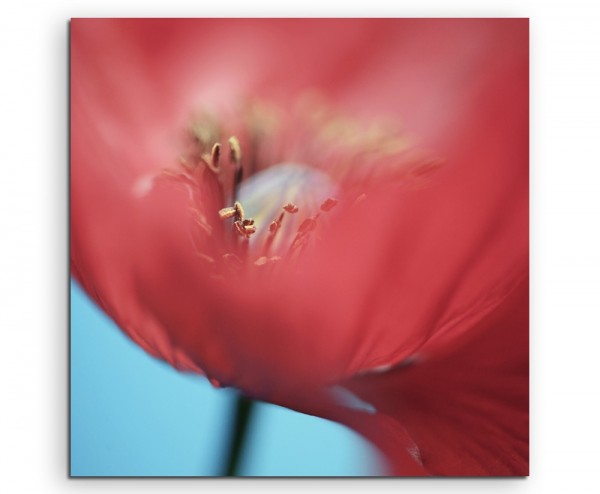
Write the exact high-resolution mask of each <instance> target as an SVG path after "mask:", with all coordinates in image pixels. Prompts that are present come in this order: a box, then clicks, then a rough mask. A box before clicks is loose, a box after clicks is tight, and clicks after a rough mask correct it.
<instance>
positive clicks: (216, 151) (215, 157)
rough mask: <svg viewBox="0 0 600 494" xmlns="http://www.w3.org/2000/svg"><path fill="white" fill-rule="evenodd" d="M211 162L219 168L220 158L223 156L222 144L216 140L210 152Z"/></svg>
mask: <svg viewBox="0 0 600 494" xmlns="http://www.w3.org/2000/svg"><path fill="white" fill-rule="evenodd" d="M210 157H211V163H212V165H213V166H214V167H215V168H217V169H218V168H219V158H220V157H221V144H219V143H218V142H215V144H214V146H213V147H212V151H211V152H210Z"/></svg>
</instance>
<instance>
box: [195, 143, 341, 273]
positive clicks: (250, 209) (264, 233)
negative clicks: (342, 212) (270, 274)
mask: <svg viewBox="0 0 600 494" xmlns="http://www.w3.org/2000/svg"><path fill="white" fill-rule="evenodd" d="M229 146H230V161H231V164H232V165H233V167H234V174H233V176H234V183H233V190H234V191H235V196H234V198H235V199H237V200H235V201H234V203H233V205H232V206H227V207H224V208H222V209H221V210H220V211H219V217H220V219H221V220H222V221H224V222H225V223H230V224H231V227H232V228H231V230H232V237H233V239H232V246H234V250H235V252H231V253H227V254H225V255H226V256H228V257H229V258H230V259H234V262H236V263H239V264H240V265H241V264H243V262H244V261H246V262H247V261H250V262H252V263H253V264H254V265H255V266H264V265H267V264H269V263H275V262H278V261H281V260H282V259H284V258H290V259H293V258H294V257H295V256H297V255H298V254H299V253H300V252H301V251H302V250H304V249H305V248H306V247H307V245H308V244H309V243H310V241H311V238H312V237H313V235H314V232H315V230H316V228H317V225H318V223H319V221H320V217H321V215H322V214H323V213H327V212H329V211H330V210H331V209H333V208H334V207H335V206H336V204H337V200H336V199H334V198H333V197H331V196H332V192H333V191H334V189H335V187H334V186H333V183H332V181H331V180H330V179H329V178H328V177H327V175H325V174H324V173H323V172H320V171H319V170H316V169H312V168H310V167H308V166H305V165H300V164H294V163H284V164H280V165H275V166H273V167H271V168H267V169H266V170H264V171H261V172H259V173H257V174H255V175H253V176H252V177H250V178H249V179H248V180H244V181H243V182H242V181H241V175H242V173H241V172H239V171H238V170H241V169H242V164H241V148H240V145H239V142H238V140H237V139H236V138H235V137H231V138H230V139H229ZM214 149H217V150H218V149H220V146H219V145H218V144H217V145H215V146H214V147H213V150H214ZM211 158H212V159H211V162H210V164H208V165H207V166H209V168H210V169H211V170H213V171H214V172H217V170H218V158H217V159H216V160H215V159H214V153H213V155H212V157H211ZM301 210H302V211H301ZM248 257H250V259H248Z"/></svg>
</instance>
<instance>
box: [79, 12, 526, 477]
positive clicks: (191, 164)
mask: <svg viewBox="0 0 600 494" xmlns="http://www.w3.org/2000/svg"><path fill="white" fill-rule="evenodd" d="M71 60H72V63H71V129H72V140H71V160H72V167H71V225H72V229H71V266H72V273H73V275H74V277H75V278H76V279H77V280H78V281H79V282H80V283H81V285H82V286H83V287H84V289H85V290H86V291H87V292H88V293H89V294H90V296H91V297H92V298H93V299H94V300H95V301H96V302H97V303H98V304H99V305H100V306H101V307H102V308H103V309H104V310H105V311H106V312H107V313H108V314H109V315H110V316H111V317H112V318H113V319H114V320H115V321H116V322H117V324H118V325H119V326H120V327H121V328H122V329H123V331H125V332H126V333H127V334H128V335H129V336H130V337H131V338H132V339H133V340H134V341H136V342H137V343H138V344H139V345H140V346H142V347H143V348H144V349H145V350H146V351H148V352H149V353H150V354H152V355H154V356H156V357H158V358H161V359H164V360H166V361H167V362H169V363H171V364H172V365H173V366H175V367H176V368H178V369H181V370H191V371H195V372H200V373H203V374H205V375H206V376H207V377H208V378H210V379H211V381H212V382H213V383H214V384H217V385H226V386H235V387H237V388H239V389H240V390H241V391H242V392H243V393H244V394H246V395H249V396H251V397H255V398H259V399H263V400H267V401H271V402H274V403H278V404H282V405H285V406H288V407H290V408H293V409H296V410H299V411H302V412H305V413H312V414H315V415H320V416H323V417H327V418H331V419H333V420H338V421H340V422H342V423H345V424H347V425H349V426H351V427H353V428H354V429H356V430H357V431H359V432H361V433H362V434H364V435H365V436H366V437H367V438H369V439H370V440H371V441H373V442H374V444H376V445H377V446H378V447H379V448H380V449H381V450H382V451H383V453H384V454H385V456H386V458H387V460H388V461H389V467H390V473H391V474H395V475H527V473H528V281H527V279H528V277H527V275H528V23H527V21H526V20H522V19H512V20H506V19H504V20H491V19H485V20H483V19H482V20H441V19H438V20H416V19H410V20H393V19H389V20H387V19H386V20H354V19H352V20H258V19H251V20H241V19H236V20H91V19H86V20H82V19H77V20H74V21H72V24H71ZM400 122H401V124H400ZM230 136H236V137H234V138H233V139H229V137H230ZM217 142H218V143H220V147H219V145H217V146H215V144H216V143H217ZM296 210H297V211H296Z"/></svg>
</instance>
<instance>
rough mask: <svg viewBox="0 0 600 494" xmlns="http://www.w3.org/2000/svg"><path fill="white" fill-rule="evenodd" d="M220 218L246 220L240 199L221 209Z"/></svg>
mask: <svg viewBox="0 0 600 494" xmlns="http://www.w3.org/2000/svg"><path fill="white" fill-rule="evenodd" d="M219 218H221V219H222V220H226V219H229V218H235V219H236V221H244V208H243V207H242V204H241V203H240V202H239V201H235V202H234V203H233V206H232V207H227V208H223V209H221V210H220V211H219Z"/></svg>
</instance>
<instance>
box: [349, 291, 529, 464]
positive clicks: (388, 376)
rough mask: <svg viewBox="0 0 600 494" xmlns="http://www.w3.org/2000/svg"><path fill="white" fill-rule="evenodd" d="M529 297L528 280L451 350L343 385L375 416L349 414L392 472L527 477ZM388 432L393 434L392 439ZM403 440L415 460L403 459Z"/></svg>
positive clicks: (434, 346) (435, 348) (426, 350)
mask: <svg viewBox="0 0 600 494" xmlns="http://www.w3.org/2000/svg"><path fill="white" fill-rule="evenodd" d="M528 327H529V298H528V285H527V279H525V280H523V281H522V283H520V284H519V286H518V287H517V288H516V289H515V290H514V291H513V292H512V293H511V294H510V295H509V296H508V297H507V298H506V299H505V300H504V301H503V302H502V304H501V305H500V306H498V307H497V308H496V309H495V310H494V311H493V312H492V313H490V314H489V315H488V316H486V317H485V318H484V319H483V320H481V321H480V322H479V323H478V324H476V325H475V326H473V327H470V328H469V332H468V333H465V334H464V336H463V337H462V338H460V339H459V340H458V341H455V342H454V343H452V344H451V345H444V344H439V342H438V343H433V342H432V343H431V344H430V345H427V346H425V347H423V348H422V350H421V352H420V353H419V356H418V357H417V358H416V359H415V360H413V361H412V362H411V361H407V362H406V364H405V365H400V366H398V368H396V369H394V370H391V371H388V372H386V373H382V374H379V375H372V376H366V377H363V378H357V379H355V380H354V381H353V382H350V383H348V385H347V387H348V388H349V389H350V390H352V391H354V392H355V393H356V394H357V395H358V396H359V397H361V398H362V399H364V400H366V401H367V402H369V403H371V404H372V405H373V406H374V407H375V408H376V409H377V410H378V413H377V415H375V416H367V417H365V416H364V414H363V416H362V417H361V416H360V415H358V414H354V415H352V416H351V417H350V418H349V420H347V421H348V422H349V423H351V424H352V425H353V426H354V427H355V428H356V429H358V430H360V431H362V432H363V433H365V434H366V435H367V436H368V437H371V438H373V439H374V440H375V442H376V444H378V446H379V447H380V448H381V449H382V451H383V452H384V453H386V456H387V458H388V459H389V460H390V462H391V464H392V467H393V472H394V474H396V475H413V474H414V473H415V469H418V468H419V467H420V466H421V465H422V467H423V469H424V472H425V473H427V474H429V475H452V476H473V475H489V476H503V475H514V476H524V475H528V474H529V385H528V382H529V380H528V379H529V366H528V362H529V360H528V359H529V344H528ZM390 431H395V432H394V433H393V434H392V433H390ZM402 434H408V436H409V437H410V438H411V439H412V440H413V441H414V442H415V444H416V445H417V446H418V455H415V456H417V457H418V459H419V461H418V462H417V461H415V460H413V459H412V458H408V460H409V461H407V457H406V454H405V453H406V448H407V446H406V444H405V443H403V442H402V441H399V440H398V439H397V438H398V437H402Z"/></svg>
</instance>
